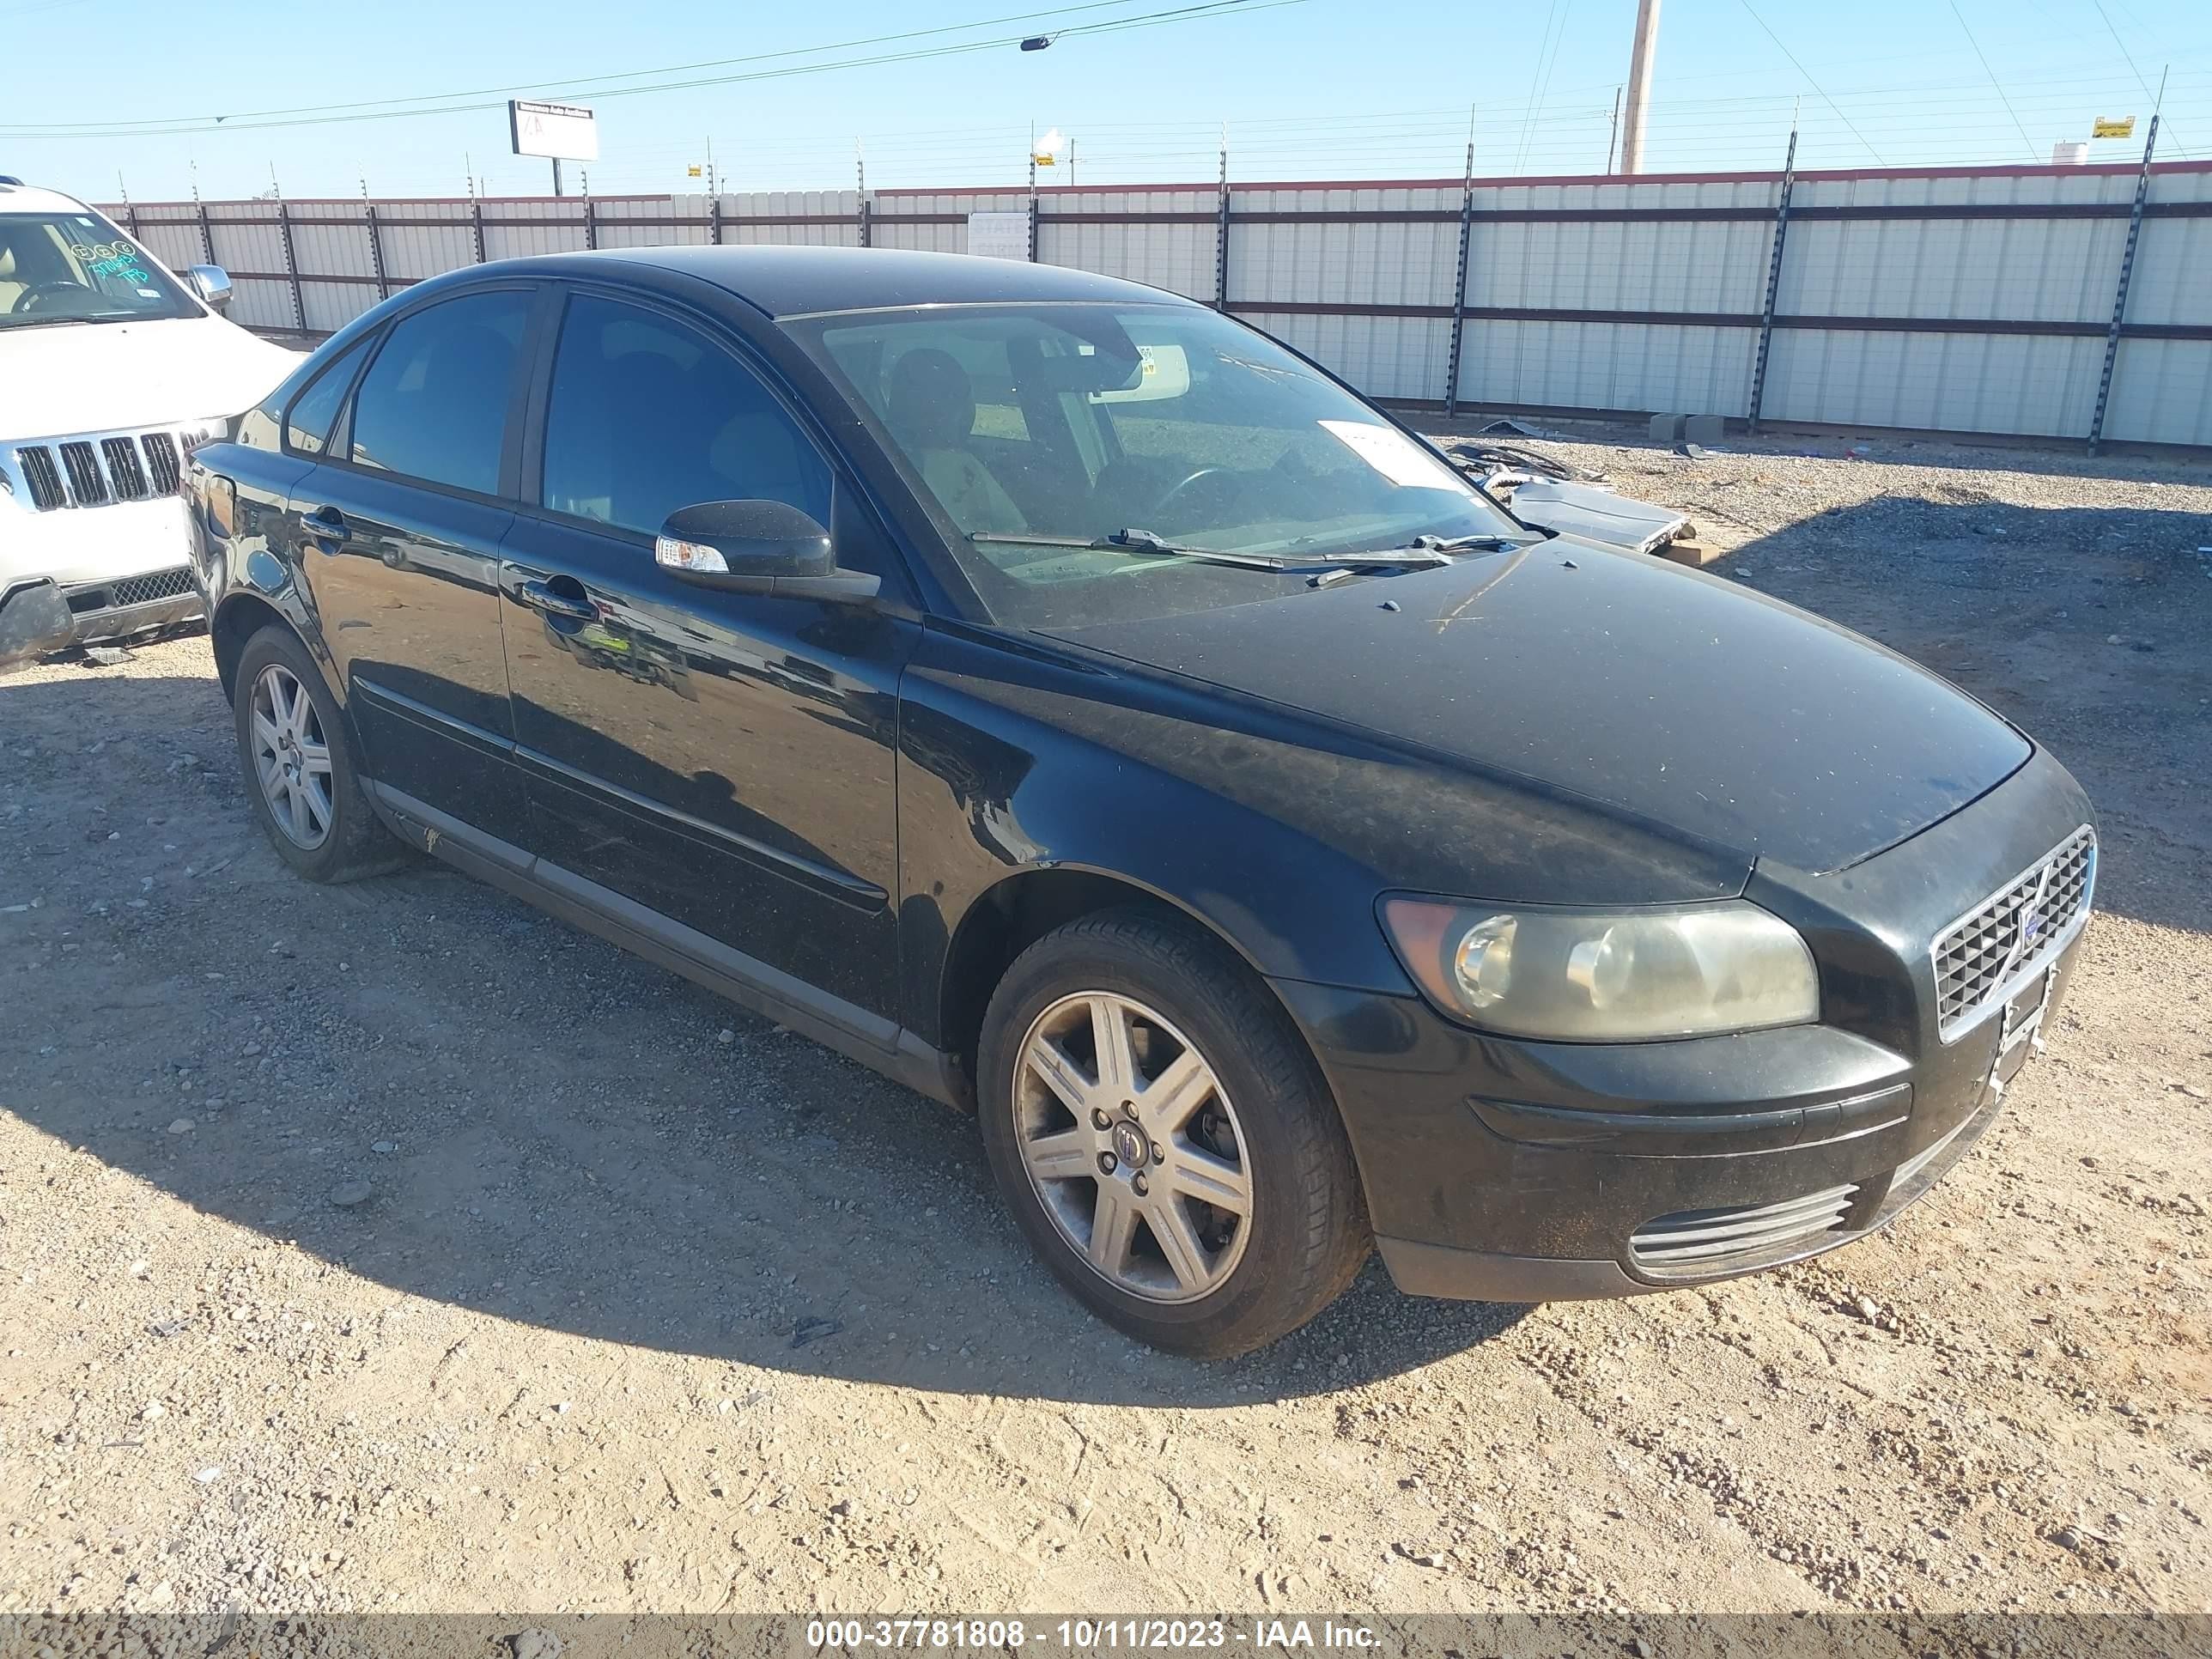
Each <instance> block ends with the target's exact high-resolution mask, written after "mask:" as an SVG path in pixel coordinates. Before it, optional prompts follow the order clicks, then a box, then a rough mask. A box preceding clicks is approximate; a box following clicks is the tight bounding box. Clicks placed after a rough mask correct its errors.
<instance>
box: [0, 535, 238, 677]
mask: <svg viewBox="0 0 2212 1659" xmlns="http://www.w3.org/2000/svg"><path fill="white" fill-rule="evenodd" d="M187 529H188V520H187V519H186V516H185V502H184V501H182V500H181V499H180V498H179V497H177V496H175V495H161V496H155V497H152V498H149V499H148V500H144V501H117V502H111V503H109V504H107V505H106V506H102V507H64V508H58V509H53V510H51V511H47V512H44V513H32V512H27V511H24V510H22V509H21V508H19V507H14V506H13V504H12V503H11V502H10V501H9V500H8V499H7V498H5V497H0V646H4V648H5V649H6V651H7V653H8V656H7V659H8V660H11V661H20V660H21V659H25V658H27V657H33V656H42V655H46V654H48V653H52V652H56V651H63V650H66V649H68V648H69V647H71V646H76V645H88V644H91V643H94V641H101V640H125V639H130V638H132V637H134V636H136V635H141V634H148V633H153V632H156V631H158V630H161V629H167V628H174V627H177V626H179V625H180V624H182V623H187V622H190V621H191V620H192V619H193V618H195V617H200V616H202V615H204V605H203V604H202V602H201V599H200V595H199V591H198V589H197V586H195V585H194V583H193V580H192V572H191V564H190V562H188V560H189V555H190V551H191V548H190V543H189V539H188V537H187V533H186V532H187ZM57 601H58V602H59V610H58V611H57V604H56V602H57ZM64 615H65V617H66V620H65V621H64Z"/></svg>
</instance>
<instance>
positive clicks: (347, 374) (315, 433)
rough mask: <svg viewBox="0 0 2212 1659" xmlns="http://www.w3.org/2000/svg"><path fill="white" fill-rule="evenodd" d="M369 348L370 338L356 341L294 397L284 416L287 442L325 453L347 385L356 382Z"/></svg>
mask: <svg viewBox="0 0 2212 1659" xmlns="http://www.w3.org/2000/svg"><path fill="white" fill-rule="evenodd" d="M366 350H368V341H367V340H366V339H363V340H356V342H355V343H353V344H352V345H350V346H349V347H348V348H347V349H345V351H344V352H343V353H342V354H341V355H340V356H339V357H338V359H337V362H333V363H331V365H330V366H329V367H328V368H325V369H324V370H323V372H322V373H321V374H318V375H316V376H315V378H314V380H313V383H312V384H311V385H310V386H308V387H307V390H306V391H305V392H301V394H300V395H299V396H298V397H296V398H293V399H292V408H291V411H290V412H289V414H287V415H286V416H285V417H284V441H285V442H286V443H288V444H289V445H290V446H291V447H293V448H294V449H296V450H298V451H299V452H300V453H301V454H302V455H319V454H321V453H323V450H324V448H325V447H326V446H327V445H328V444H329V442H330V439H331V425H332V424H333V423H334V422H336V421H337V417H338V405H339V404H342V403H343V402H344V401H345V395H346V388H347V387H349V386H351V385H352V384H353V374H354V370H356V368H360V367H361V356H362V353H363V352H364V351H366Z"/></svg>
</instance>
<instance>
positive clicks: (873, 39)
mask: <svg viewBox="0 0 2212 1659" xmlns="http://www.w3.org/2000/svg"><path fill="white" fill-rule="evenodd" d="M1136 3H1137V0H1085V3H1083V4H1079V5H1072V6H1056V7H1054V8H1052V9H1049V10H1046V11H1024V12H1014V13H1011V14H1009V15H1006V16H1001V17H979V18H977V19H975V21H972V22H967V23H944V24H940V25H939V26H938V27H934V28H927V29H907V30H904V31H902V32H901V33H896V34H872V35H868V36H866V37H864V38H862V39H860V40H836V41H831V42H829V44H827V45H824V46H787V47H786V48H784V49H783V50H781V51H780V52H751V53H748V54H747V55H745V56H744V57H740V58H704V59H702V60H701V61H699V62H698V63H696V64H664V65H662V66H661V67H660V68H659V69H649V70H623V71H621V72H619V73H617V74H612V75H593V76H582V77H580V78H578V77H571V78H569V79H567V80H538V81H518V82H512V83H510V84H508V85H506V86H497V87H464V88H459V89H458V90H456V91H453V92H425V93H419V94H414V95H412V96H410V97H404V98H363V99H359V100H355V101H354V102H351V103H343V104H291V105H286V106H281V107H278V108H275V109H253V110H229V111H226V112H224V113H222V114H221V115H161V116H148V117H146V118H143V119H141V120H136V121H123V122H114V121H106V122H101V121H63V122H56V123H54V124H53V125H54V127H55V130H56V131H77V130H82V129H84V128H88V127H104V126H125V127H167V126H174V125H178V124H179V123H182V122H189V121H205V122H227V121H235V120H252V121H258V120H262V119H264V118H268V117H271V116H278V115H324V114H329V113H331V112H337V111H340V110H355V109H380V108H382V107H384V106H386V105H397V104H428V103H440V102H443V101H445V100H448V99H453V98H482V97H486V96H489V95H490V94H495V93H508V92H566V93H568V94H571V95H572V96H584V95H587V94H589V92H590V91H591V89H592V88H596V87H599V86H601V85H605V84H611V83H612V82H617V81H635V80H642V79H643V78H645V77H646V76H653V75H689V74H690V73H692V72H693V71H694V70H709V69H727V68H729V67H730V66H731V65H732V64H766V63H772V62H774V61H775V59H777V58H810V57H812V56H814V55H816V54H817V53H819V52H851V51H854V50H856V49H857V48H859V47H861V46H890V45H892V44H894V43H896V42H897V41H901V40H921V39H923V38H924V37H925V36H928V35H933V34H957V33H961V32H962V31H963V30H966V29H981V28H995V27H997V26H998V25H1000V24H1001V23H1030V22H1036V21H1042V20H1045V19H1049V18H1054V17H1062V16H1067V15H1073V14H1074V13H1077V12H1086V11H1104V10H1109V9H1113V8H1115V7H1117V6H1130V5H1134V4H1136Z"/></svg>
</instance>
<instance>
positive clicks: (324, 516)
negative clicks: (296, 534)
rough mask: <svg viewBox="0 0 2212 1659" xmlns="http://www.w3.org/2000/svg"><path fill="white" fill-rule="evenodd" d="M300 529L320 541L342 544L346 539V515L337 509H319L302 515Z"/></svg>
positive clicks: (316, 508)
mask: <svg viewBox="0 0 2212 1659" xmlns="http://www.w3.org/2000/svg"><path fill="white" fill-rule="evenodd" d="M300 527H301V529H303V530H305V531H306V532H307V533H308V534H309V535H311V536H313V537H314V538H316V539H317V540H319V541H333V542H342V541H343V540H344V539H345V538H346V521H345V514H344V513H341V512H339V511H338V510H337V508H336V507H315V508H313V510H312V511H310V512H307V513H301V515H300Z"/></svg>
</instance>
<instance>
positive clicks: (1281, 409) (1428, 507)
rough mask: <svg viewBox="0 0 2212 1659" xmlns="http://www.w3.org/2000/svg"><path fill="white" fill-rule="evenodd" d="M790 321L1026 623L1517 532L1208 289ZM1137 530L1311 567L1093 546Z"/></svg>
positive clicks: (1448, 470) (1237, 596)
mask: <svg viewBox="0 0 2212 1659" xmlns="http://www.w3.org/2000/svg"><path fill="white" fill-rule="evenodd" d="M793 333H794V334H795V335H796V337H798V338H799V341H800V342H801V343H802V344H804V345H805V347H806V349H808V350H809V351H810V353H811V355H812V356H814V357H815V359H816V361H817V362H820V363H821V364H822V365H823V367H824V368H826V369H828V370H829V373H830V374H831V377H832V378H833V379H834V380H837V381H839V382H841V383H842V386H843V388H844V389H845V390H846V392H848V396H849V398H851V400H852V401H853V402H854V404H856V405H857V406H858V407H859V409H860V410H861V411H862V412H863V413H864V416H865V417H866V419H867V420H868V421H869V422H870V423H871V424H872V425H873V426H874V427H875V428H876V429H877V431H878V432H879V433H880V434H881V435H883V437H884V440H885V441H886V444H887V447H889V449H890V452H891V453H892V456H893V458H894V459H896V460H897V461H898V462H899V463H900V465H901V466H902V470H903V471H904V472H905V474H906V476H907V478H908V482H909V483H911V484H913V485H914V486H915V493H916V494H917V495H918V496H919V497H920V498H921V501H922V504H923V505H924V506H925V507H928V508H930V509H931V510H932V511H933V514H934V516H935V517H936V518H937V520H938V522H939V526H940V527H941V528H942V529H943V531H944V532H945V537H946V539H947V541H948V543H949V544H950V545H951V550H952V554H953V556H954V558H955V559H956V560H957V562H959V564H960V565H961V567H962V568H963V572H964V573H965V574H967V575H968V577H969V580H970V581H971V582H972V583H973V584H974V585H975V588H976V590H977V592H979V593H980V594H981V597H982V599H983V601H984V603H985V604H986V605H988V606H989V607H990V608H991V611H992V613H993V614H994V616H995V617H999V618H1000V620H1002V621H1006V622H1009V623H1014V624H1016V625H1018V626H1024V627H1045V626H1054V625H1057V626H1079V625H1081V624H1082V623H1086V622H1094V621H1104V620H1109V619H1127V618H1133V617H1151V616H1169V615H1174V614H1177V613H1180V612H1184V611H1196V610H1205V609H1209V608H1212V607H1214V606H1218V605H1235V604H1242V603H1245V602H1247V601H1249V600H1252V599H1265V598H1268V597H1271V596H1274V595H1277V594H1285V593H1291V592H1300V591H1304V589H1305V588H1306V582H1307V576H1308V575H1310V574H1311V571H1312V567H1313V566H1314V565H1316V564H1320V563H1322V562H1326V561H1327V560H1328V559H1329V558H1330V557H1332V556H1337V557H1342V556H1349V555H1351V554H1353V553H1359V552H1375V551H1379V550H1397V549H1402V548H1406V547H1407V546H1408V545H1409V544H1412V543H1413V539H1414V538H1416V537H1439V538H1446V539H1449V538H1458V537H1464V536H1516V535H1518V534H1521V533H1522V532H1520V528H1519V526H1516V525H1515V524H1514V523H1513V522H1512V520H1510V519H1509V518H1508V517H1506V516H1505V514H1504V513H1502V512H1500V511H1499V510H1498V508H1497V507H1494V506H1493V505H1492V503H1491V502H1489V501H1487V500H1486V499H1485V498H1484V497H1483V496H1482V495H1481V494H1480V492H1478V491H1477V490H1475V489H1474V488H1473V487H1472V486H1470V485H1469V484H1468V483H1467V482H1466V481H1465V480H1464V479H1463V478H1462V477H1461V476H1460V475H1459V474H1458V472H1456V471H1455V470H1454V469H1453V468H1452V467H1451V466H1450V465H1448V464H1447V463H1445V462H1444V461H1443V460H1442V459H1438V458H1437V455H1436V454H1435V453H1433V452H1431V450H1429V449H1427V448H1426V447H1424V446H1422V445H1420V444H1419V443H1417V442H1415V441H1413V439H1411V438H1409V437H1407V435H1405V434H1404V433H1403V432H1401V430H1400V429H1399V428H1396V427H1395V426H1394V425H1392V424H1391V423H1390V422H1389V421H1387V420H1386V419H1384V418H1383V416H1381V415H1379V414H1377V413H1376V411H1375V410H1373V409H1371V408H1370V407H1369V406H1368V405H1367V404H1364V403H1363V402H1361V401H1360V400H1359V399H1358V398H1356V397H1354V396H1353V395H1352V393H1350V392H1346V390H1345V389H1344V388H1343V387H1341V386H1338V385H1337V384H1336V383H1335V382H1334V381H1332V380H1329V379H1328V378H1327V377H1326V376H1325V375H1322V374H1320V373H1318V372H1317V371H1316V370H1315V369H1314V368H1311V367H1310V366H1309V365H1308V364H1306V363H1304V362H1300V361H1299V360H1298V359H1297V358H1296V357H1294V356H1291V354H1290V353H1288V352H1286V351H1285V350H1283V349H1281V348H1280V347H1279V346H1277V345H1275V344H1274V343H1273V342H1272V341H1269V340H1268V339H1267V338H1266V337H1264V336H1261V335H1260V334H1257V333H1255V332H1254V331H1251V330H1250V329H1248V328H1245V327H1243V326H1242V325H1239V324H1237V323H1236V322H1233V321H1231V319H1228V318H1225V317H1223V316H1221V315H1219V314H1218V313H1214V312H1211V311H1206V310H1203V309H1200V308H1199V307H1183V306H1128V307H1123V306H1068V305H1040V306H1006V307H944V308H936V309H921V310H897V311H884V312H875V313H848V314H845V315H840V316H833V317H826V318H820V319H810V320H808V321H805V322H801V323H799V324H796V325H793ZM1126 531H1143V532H1150V534H1151V535H1152V537H1154V538H1158V539H1159V540H1161V541H1164V542H1167V543H1170V544H1176V545H1178V546H1184V547H1192V548H1202V549H1205V550H1210V551H1214V552H1223V553H1235V554H1243V555H1260V556H1280V557H1285V558H1288V559H1291V560H1292V561H1294V562H1298V563H1300V564H1301V565H1303V566H1304V567H1305V568H1304V569H1303V570H1301V571H1299V572H1296V573H1291V572H1274V571H1267V570H1256V569H1250V568H1228V567H1225V566H1221V565H1208V564H1204V563H1200V562H1194V561H1190V560H1185V559H1171V558H1164V557H1159V556H1151V557H1146V556H1139V555H1136V554H1133V553H1130V552H1127V551H1124V550H1121V549H1120V548H1115V547H1110V546H1109V547H1097V548H1093V547H1089V546H1085V545H1081V544H1084V543H1088V542H1091V541H1094V540H1102V541H1103V540H1104V539H1105V538H1109V537H1113V536H1115V535H1116V534H1118V533H1119V532H1126ZM1029 537H1034V538H1036V539H1035V540H1033V541H1025V540H1024V538H1029ZM1071 542H1072V543H1075V544H1078V545H1074V546H1068V545H1062V544H1066V543H1071Z"/></svg>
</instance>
